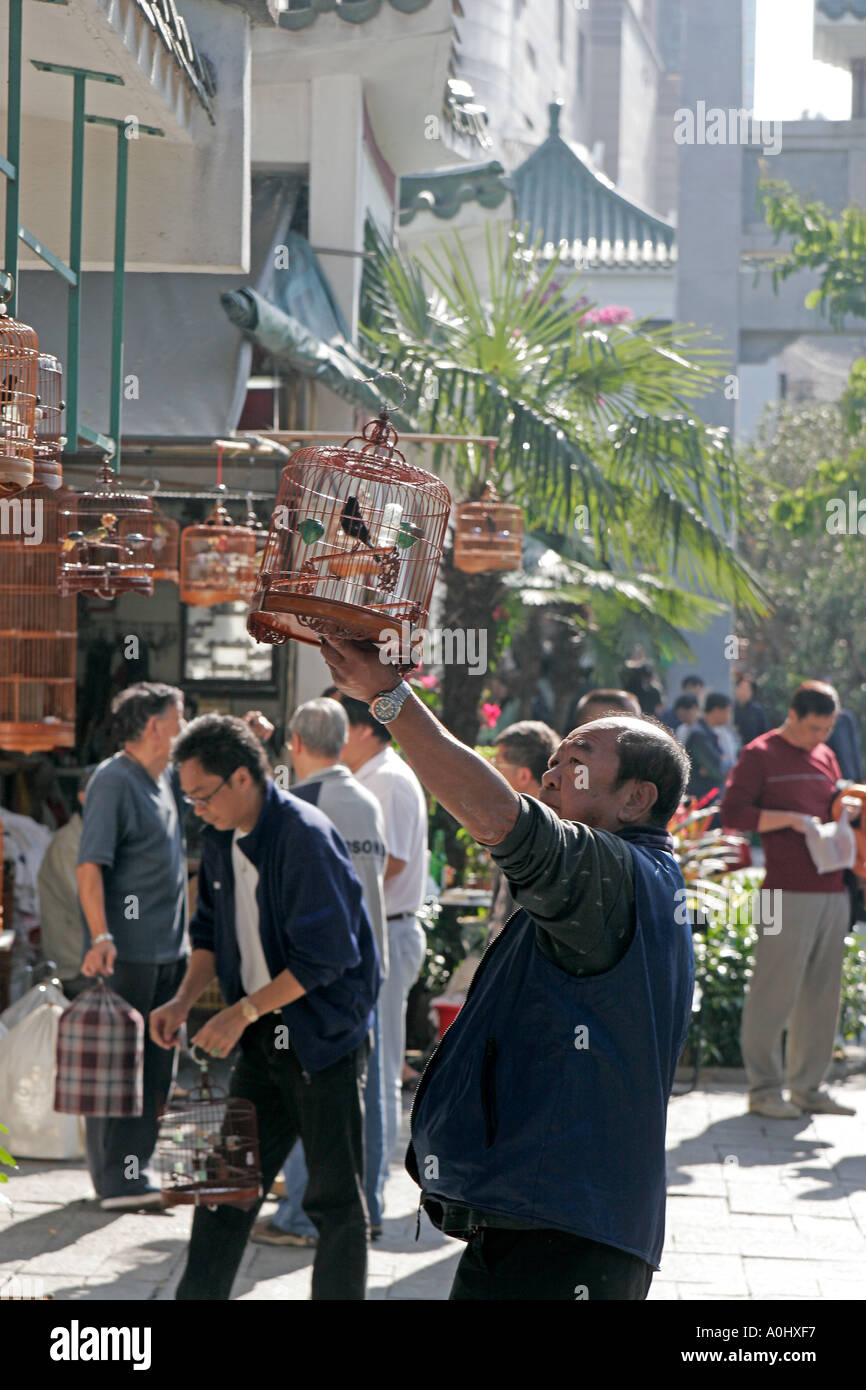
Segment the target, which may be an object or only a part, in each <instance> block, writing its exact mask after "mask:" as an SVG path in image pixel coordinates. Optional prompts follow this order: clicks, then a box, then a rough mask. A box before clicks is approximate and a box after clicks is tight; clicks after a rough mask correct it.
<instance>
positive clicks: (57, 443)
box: [33, 352, 66, 489]
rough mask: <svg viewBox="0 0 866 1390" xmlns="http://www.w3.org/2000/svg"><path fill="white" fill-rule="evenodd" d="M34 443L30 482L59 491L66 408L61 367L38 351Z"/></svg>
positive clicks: (49, 354) (46, 353)
mask: <svg viewBox="0 0 866 1390" xmlns="http://www.w3.org/2000/svg"><path fill="white" fill-rule="evenodd" d="M36 394H37V405H36V442H35V444H34V446H33V483H34V486H37V487H47V488H54V489H56V488H59V487H60V484H61V483H62V481H63V462H62V458H63V447H64V445H65V443H66V440H65V439H64V437H63V434H62V433H61V430H62V417H63V411H64V407H65V404H66V403H65V401H64V400H63V368H62V367H61V365H60V362H59V361H58V359H57V358H56V357H54V356H52V354H51V353H50V352H40V354H39V365H38V370H37V373H36Z"/></svg>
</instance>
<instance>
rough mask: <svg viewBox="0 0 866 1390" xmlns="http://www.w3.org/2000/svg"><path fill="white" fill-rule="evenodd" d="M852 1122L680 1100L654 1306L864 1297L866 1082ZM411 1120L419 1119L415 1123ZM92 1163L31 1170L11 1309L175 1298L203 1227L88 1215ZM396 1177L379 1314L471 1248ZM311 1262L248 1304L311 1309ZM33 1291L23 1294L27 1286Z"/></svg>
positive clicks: (175, 1214) (5, 1268) (7, 1248)
mask: <svg viewBox="0 0 866 1390" xmlns="http://www.w3.org/2000/svg"><path fill="white" fill-rule="evenodd" d="M837 1094H840V1095H844V1097H845V1098H846V1100H847V1101H849V1103H850V1104H852V1105H855V1106H856V1107H857V1111H858V1113H857V1116H856V1118H854V1119H847V1118H841V1117H840V1118H834V1117H830V1116H819V1117H817V1118H815V1119H813V1120H809V1119H807V1118H805V1117H804V1118H803V1119H802V1120H801V1121H796V1120H764V1119H761V1118H760V1117H757V1116H749V1115H746V1114H745V1113H744V1110H745V1104H744V1094H743V1087H742V1084H734V1083H732V1082H731V1081H730V1080H725V1081H720V1082H718V1083H713V1082H709V1081H708V1082H704V1083H703V1084H702V1089H701V1090H699V1091H695V1092H692V1093H690V1094H689V1095H686V1096H681V1097H678V1098H675V1099H673V1100H672V1101H671V1105H670V1111H669V1132H668V1177H669V1198H668V1235H667V1244H666V1247H665V1254H664V1260H663V1265H662V1270H661V1273H660V1274H657V1275H656V1277H655V1279H654V1281H653V1285H652V1289H651V1291H650V1299H685V1300H691V1299H723V1300H734V1299H753V1300H754V1299H829V1298H842V1299H863V1298H866V1076H864V1075H858V1076H852V1077H849V1078H848V1080H847V1081H846V1083H845V1085H844V1087H838V1088H837ZM407 1120H408V1116H407ZM90 1190H91V1189H90V1184H89V1180H88V1177H87V1173H86V1171H85V1169H84V1167H83V1164H82V1163H80V1162H71V1163H35V1162H26V1163H22V1164H21V1168H20V1172H19V1173H18V1174H15V1175H14V1176H13V1177H12V1178H11V1179H10V1182H9V1183H8V1184H7V1185H6V1187H5V1188H4V1189H3V1191H4V1192H5V1193H6V1194H7V1195H9V1196H10V1197H11V1198H12V1199H13V1201H14V1211H13V1212H12V1213H11V1214H9V1213H8V1210H7V1209H5V1208H4V1209H3V1210H0V1298H2V1296H3V1292H4V1288H5V1291H6V1293H7V1295H8V1293H10V1292H12V1289H13V1287H14V1286H13V1283H12V1281H20V1280H22V1279H23V1278H27V1279H33V1278H39V1279H40V1280H41V1281H42V1285H43V1291H44V1292H45V1293H51V1294H53V1295H54V1297H55V1298H56V1299H85V1300H86V1299H133V1300H136V1299H142V1300H146V1299H169V1298H171V1297H172V1294H173V1291H174V1286H175V1284H176V1282H177V1277H178V1275H179V1272H180V1269H181V1266H182V1263H183V1258H184V1251H185V1247H186V1239H187V1232H188V1228H189V1220H190V1216H189V1213H188V1212H186V1211H184V1210H183V1209H177V1208H176V1209H175V1210H174V1211H172V1212H167V1213H156V1214H130V1215H117V1214H114V1215H112V1214H111V1213H109V1212H101V1211H99V1209H98V1208H97V1207H96V1206H95V1204H94V1203H92V1202H91V1201H89V1200H88V1197H89V1193H90ZM416 1194H417V1189H416V1188H415V1187H414V1185H413V1184H412V1182H411V1181H410V1179H409V1178H408V1177H407V1176H406V1175H405V1174H404V1173H403V1172H402V1171H401V1170H400V1169H399V1167H396V1166H395V1167H394V1169H393V1170H392V1175H391V1178H390V1180H389V1184H388V1190H387V1204H388V1210H387V1214H386V1218H385V1230H384V1235H383V1238H382V1240H381V1241H379V1242H377V1243H376V1244H375V1245H374V1246H373V1247H372V1248H371V1251H370V1277H369V1295H368V1296H369V1297H370V1298H371V1299H383V1298H388V1299H398V1300H405V1299H434V1300H435V1299H444V1298H445V1297H446V1296H447V1293H448V1289H449V1286H450V1282H451V1278H452V1275H453V1272H454V1268H455V1265H456V1263H457V1261H458V1259H459V1257H460V1253H461V1251H462V1249H463V1247H462V1245H461V1244H460V1243H459V1242H456V1241H452V1240H449V1239H447V1238H445V1237H442V1236H440V1235H439V1233H438V1232H437V1231H435V1230H434V1229H433V1228H432V1227H431V1226H430V1224H429V1222H428V1221H427V1219H426V1218H422V1222H421V1236H420V1240H419V1241H418V1242H417V1243H416V1242H415V1239H414V1236H415V1209H416V1205H417V1196H416ZM310 1264H311V1254H310V1252H309V1251H295V1252H292V1251H288V1250H285V1249H276V1250H275V1249H271V1248H267V1247H262V1246H254V1245H251V1246H250V1247H249V1248H248V1250H247V1253H246V1256H245V1258H244V1262H243V1264H242V1266H241V1270H240V1275H239V1280H238V1283H237V1284H236V1286H235V1291H236V1292H235V1296H236V1297H239V1298H241V1299H306V1298H308V1297H309V1287H310V1283H309V1281H310ZM19 1287H20V1283H19Z"/></svg>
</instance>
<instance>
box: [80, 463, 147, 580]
mask: <svg viewBox="0 0 866 1390" xmlns="http://www.w3.org/2000/svg"><path fill="white" fill-rule="evenodd" d="M67 495H68V496H71V497H72V501H71V503H69V504H67V505H65V506H63V507H61V509H60V565H59V586H60V593H61V594H62V595H63V596H64V597H66V596H67V595H69V594H79V593H84V594H96V595H97V597H99V598H115V597H116V596H117V595H118V594H126V593H134V594H144V595H145V596H146V597H149V596H150V595H151V594H152V593H153V503H152V501H151V499H150V498H149V497H147V496H146V495H145V494H144V493H142V492H122V491H121V490H120V488H119V486H118V480H117V475H116V474H115V473H114V472H113V470H112V469H111V468H110V467H109V465H108V464H107V463H104V464H103V465H102V467H101V468H100V470H99V474H98V477H97V486H96V487H95V488H94V490H93V491H92V492H81V493H78V494H67Z"/></svg>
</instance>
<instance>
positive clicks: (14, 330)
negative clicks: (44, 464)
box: [0, 275, 39, 495]
mask: <svg viewBox="0 0 866 1390" xmlns="http://www.w3.org/2000/svg"><path fill="white" fill-rule="evenodd" d="M6 278H7V280H8V282H9V287H8V289H7V290H4V291H3V292H0V494H6V495H8V494H10V493H15V492H20V491H21V490H22V488H25V487H29V486H30V484H31V483H32V482H33V445H34V443H35V439H36V369H37V359H38V357H39V343H38V341H37V338H36V334H35V333H34V331H33V329H32V328H30V327H28V325H27V324H26V323H18V321H17V320H16V319H13V318H10V316H9V314H8V312H7V310H6V304H7V302H8V301H9V300H10V299H11V298H12V292H13V289H14V282H13V280H12V276H11V275H7V276H6Z"/></svg>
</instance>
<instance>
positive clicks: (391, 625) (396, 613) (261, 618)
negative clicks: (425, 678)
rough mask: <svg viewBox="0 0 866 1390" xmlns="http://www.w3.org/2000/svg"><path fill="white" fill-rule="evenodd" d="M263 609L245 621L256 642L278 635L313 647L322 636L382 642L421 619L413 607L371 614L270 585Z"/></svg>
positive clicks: (356, 607) (410, 605)
mask: <svg viewBox="0 0 866 1390" xmlns="http://www.w3.org/2000/svg"><path fill="white" fill-rule="evenodd" d="M263 603H264V605H265V606H264V607H263V609H262V611H260V612H252V613H250V615H249V618H248V619H247V628H248V630H249V632H250V633H251V634H252V636H253V637H255V638H256V640H257V641H259V642H274V640H275V639H274V637H273V636H269V635H266V634H268V633H274V632H276V633H278V634H280V637H279V641H281V642H282V641H285V640H286V639H287V638H293V639H294V640H295V641H297V642H309V643H313V644H315V645H316V646H318V645H319V644H320V639H321V638H322V637H328V636H334V637H344V638H346V639H347V640H349V641H353V642H382V641H386V640H387V638H384V637H383V636H382V633H383V632H388V633H391V632H393V631H395V630H396V632H397V633H398V635H399V634H400V633H401V631H402V629H401V624H402V623H404V622H406V623H408V624H409V625H410V628H414V627H415V626H417V625H418V623H419V620H420V619H421V617H422V613H421V609H420V608H419V607H418V605H417V604H410V603H402V604H401V603H396V604H394V605H393V607H392V608H390V609H385V608H382V610H381V611H379V612H372V611H371V610H370V609H368V608H360V607H358V606H357V605H356V604H353V603H343V602H341V601H340V600H339V599H329V598H317V597H316V596H314V595H312V594H298V593H282V594H281V593H279V592H277V591H275V590H274V588H273V586H272V587H270V588H269V590H268V592H267V594H266V595H265V596H264V600H263Z"/></svg>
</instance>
